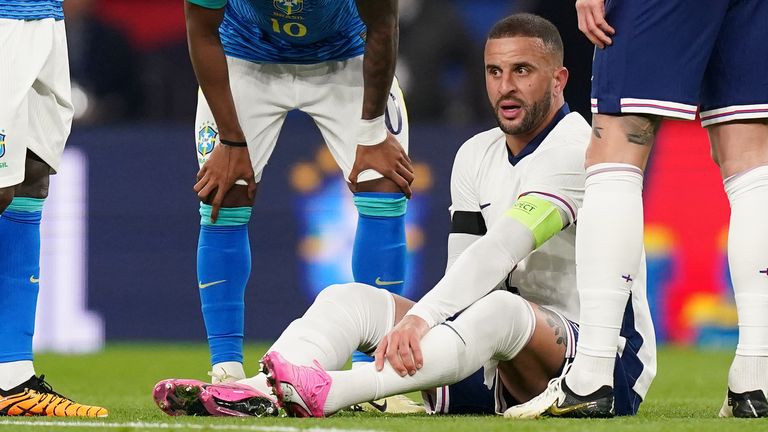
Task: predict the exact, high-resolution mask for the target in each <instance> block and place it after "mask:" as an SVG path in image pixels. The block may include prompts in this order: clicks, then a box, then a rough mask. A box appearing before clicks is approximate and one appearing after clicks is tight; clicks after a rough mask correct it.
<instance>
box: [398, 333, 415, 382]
mask: <svg viewBox="0 0 768 432" xmlns="http://www.w3.org/2000/svg"><path fill="white" fill-rule="evenodd" d="M403 342H406V343H403V344H402V346H401V347H400V358H401V359H402V360H403V367H404V368H405V370H406V371H408V375H413V374H415V373H416V362H414V361H413V354H412V349H413V343H414V341H413V338H412V337H411V336H410V335H409V336H408V337H407V338H406V339H405V340H404V341H403ZM416 343H417V344H418V342H416Z"/></svg>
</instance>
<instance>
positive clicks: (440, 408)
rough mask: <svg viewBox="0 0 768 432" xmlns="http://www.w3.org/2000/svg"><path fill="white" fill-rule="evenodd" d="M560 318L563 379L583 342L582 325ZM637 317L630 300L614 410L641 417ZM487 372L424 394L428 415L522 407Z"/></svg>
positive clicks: (616, 371)
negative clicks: (487, 378)
mask: <svg viewBox="0 0 768 432" xmlns="http://www.w3.org/2000/svg"><path fill="white" fill-rule="evenodd" d="M558 315H559V316H560V318H561V319H562V320H563V322H564V323H565V324H566V329H567V333H568V335H567V343H566V350H565V356H564V357H565V358H564V359H563V366H562V368H561V370H560V371H558V373H557V374H556V375H555V376H559V375H560V374H561V373H562V370H563V368H565V367H566V365H568V364H569V363H570V362H571V361H572V360H573V357H574V356H575V355H576V343H577V342H578V339H579V325H578V324H577V323H575V322H573V321H570V320H568V319H567V318H565V317H563V316H562V315H560V314H558ZM633 317H634V312H633V310H632V300H631V297H630V300H629V301H628V303H627V308H626V310H625V311H624V320H623V323H622V328H621V336H622V337H623V338H624V341H625V344H624V347H623V349H622V351H621V354H620V355H617V356H616V366H615V368H614V372H613V381H614V387H613V396H614V410H615V412H616V415H619V416H625V415H635V414H637V410H638V409H639V408H640V403H641V402H642V401H643V398H642V397H640V395H639V394H637V392H635V390H634V385H635V383H636V382H637V380H638V378H639V377H640V375H641V373H642V372H643V370H644V367H645V366H644V365H643V363H642V361H641V360H640V358H639V357H638V352H639V350H640V347H641V346H642V345H643V343H644V341H643V339H642V337H641V336H640V333H638V332H637V330H636V329H635V323H634V318H633ZM483 372H484V371H483V369H482V368H481V369H479V370H478V371H476V372H475V373H473V374H472V375H470V376H469V377H467V378H465V379H463V380H461V381H459V382H457V383H456V384H451V385H448V386H443V387H439V388H437V389H436V393H435V397H434V398H433V397H432V396H431V395H429V394H428V393H427V392H424V393H422V395H423V397H424V402H425V403H424V406H425V408H426V410H427V412H428V413H430V414H494V413H496V414H502V413H503V412H504V411H506V409H507V408H509V407H511V406H513V405H517V404H519V403H520V401H517V400H515V399H514V398H513V397H512V395H511V394H510V393H509V392H508V391H507V389H506V388H505V387H504V385H503V384H502V383H501V380H500V379H499V376H498V371H497V373H496V379H495V380H494V383H493V386H492V387H491V388H490V389H489V388H488V387H487V386H486V385H485V384H484V382H483V381H484V379H483V375H484V373H483ZM552 378H554V376H553V377H552Z"/></svg>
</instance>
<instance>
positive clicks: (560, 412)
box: [547, 402, 595, 417]
mask: <svg viewBox="0 0 768 432" xmlns="http://www.w3.org/2000/svg"><path fill="white" fill-rule="evenodd" d="M592 405H595V403H594V402H584V403H580V404H576V405H571V406H569V407H565V408H560V407H559V406H557V403H553V404H552V406H551V407H549V409H548V410H547V411H548V412H549V413H550V414H552V415H553V416H556V417H562V416H564V415H566V414H570V413H572V412H574V411H578V410H580V409H582V408H589V407H590V406H592Z"/></svg>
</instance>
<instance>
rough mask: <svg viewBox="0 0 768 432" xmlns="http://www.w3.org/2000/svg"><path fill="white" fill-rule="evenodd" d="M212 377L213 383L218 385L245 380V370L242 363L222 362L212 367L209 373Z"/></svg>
mask: <svg viewBox="0 0 768 432" xmlns="http://www.w3.org/2000/svg"><path fill="white" fill-rule="evenodd" d="M208 374H209V375H210V376H211V382H212V383H213V384H218V383H221V382H232V381H237V380H241V379H243V378H245V370H243V364H242V363H240V362H233V361H230V362H221V363H216V364H215V365H213V366H211V371H210V372H209V373H208Z"/></svg>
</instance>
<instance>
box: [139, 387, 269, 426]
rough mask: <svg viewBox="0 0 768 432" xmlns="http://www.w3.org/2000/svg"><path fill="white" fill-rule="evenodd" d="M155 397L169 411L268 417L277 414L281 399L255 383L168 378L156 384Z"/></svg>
mask: <svg viewBox="0 0 768 432" xmlns="http://www.w3.org/2000/svg"><path fill="white" fill-rule="evenodd" d="M152 397H153V398H154V399H155V403H156V404H157V406H158V407H159V408H160V409H161V410H163V412H165V413H166V414H168V415H171V416H178V415H192V416H234V417H264V416H276V415H277V411H278V408H277V401H276V400H275V398H274V397H272V396H269V395H265V394H264V393H261V392H260V391H258V390H256V389H254V388H253V387H250V386H247V385H243V384H237V383H227V384H209V383H206V382H203V381H197V380H188V379H167V380H163V381H160V382H159V383H157V385H155V388H154V390H153V391H152Z"/></svg>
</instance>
